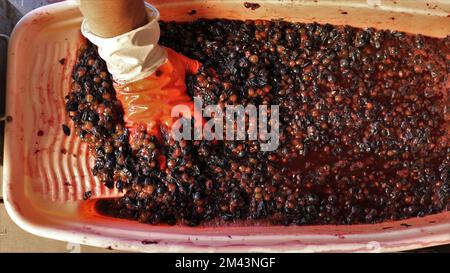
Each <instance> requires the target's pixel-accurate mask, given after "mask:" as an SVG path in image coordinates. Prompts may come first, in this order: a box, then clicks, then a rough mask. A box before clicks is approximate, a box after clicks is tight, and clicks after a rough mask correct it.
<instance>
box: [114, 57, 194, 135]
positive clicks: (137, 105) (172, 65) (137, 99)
mask: <svg viewBox="0 0 450 273" xmlns="http://www.w3.org/2000/svg"><path fill="white" fill-rule="evenodd" d="M166 50H167V62H166V63H164V64H163V65H161V66H160V67H159V68H158V69H157V70H156V71H155V72H154V73H153V74H152V75H150V76H149V77H147V78H144V79H142V80H139V81H136V82H132V83H128V84H124V85H116V86H115V89H116V94H117V98H118V99H119V101H120V102H121V103H122V107H123V109H124V112H125V116H124V120H125V125H126V127H127V128H128V129H129V130H130V133H131V134H130V136H131V139H133V136H134V134H135V132H136V131H137V130H146V132H147V133H148V134H151V135H154V136H157V137H160V131H159V127H160V125H166V126H167V127H168V128H171V125H172V124H173V122H174V121H175V119H177V118H172V117H171V111H172V108H173V107H174V106H175V105H186V106H188V107H189V108H190V109H191V113H192V114H194V112H193V109H194V103H193V101H192V99H191V97H190V96H189V95H188V94H187V88H186V84H185V79H186V73H188V74H196V73H197V72H198V70H199V69H200V67H201V64H200V63H199V62H198V61H195V60H192V59H189V58H188V57H186V56H183V55H181V54H178V53H177V52H175V51H173V50H172V49H170V48H166ZM130 141H132V140H130Z"/></svg>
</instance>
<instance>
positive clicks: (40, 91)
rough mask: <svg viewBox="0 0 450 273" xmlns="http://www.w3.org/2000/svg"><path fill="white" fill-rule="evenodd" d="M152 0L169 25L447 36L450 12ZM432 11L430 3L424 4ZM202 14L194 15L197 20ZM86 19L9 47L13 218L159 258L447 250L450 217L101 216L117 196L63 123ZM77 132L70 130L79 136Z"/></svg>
mask: <svg viewBox="0 0 450 273" xmlns="http://www.w3.org/2000/svg"><path fill="white" fill-rule="evenodd" d="M243 2H244V1H170V0H165V1H153V3H154V4H155V5H156V6H157V8H158V9H159V10H160V12H161V16H162V19H163V20H176V21H187V20H194V19H196V18H232V19H284V20H288V21H297V22H313V21H317V22H320V23H331V24H349V25H352V26H356V27H375V28H388V29H396V30H401V31H407V32H410V33H421V34H425V35H430V36H436V37H444V36H446V35H449V34H450V17H449V12H450V4H449V1H447V0H443V1H440V2H436V3H431V2H429V1H400V0H397V1H355V0H354V1H320V0H319V1H257V2H258V3H259V4H260V7H259V8H257V9H255V10H252V9H248V8H245V7H244V4H243ZM427 3H428V4H427ZM192 10H195V11H196V12H195V14H194V15H190V14H193V13H194V12H191V11H192ZM81 20H82V17H81V14H80V12H79V11H78V9H77V6H76V5H75V4H74V3H73V2H63V3H58V4H54V5H50V6H46V7H43V8H40V9H37V10H35V11H33V12H32V13H30V14H28V15H26V16H25V17H24V18H23V19H22V20H21V21H20V23H19V24H18V25H17V26H16V28H15V30H14V32H13V34H12V37H11V41H10V46H9V53H8V57H9V62H8V78H7V82H8V87H7V114H8V115H9V116H11V117H12V121H11V122H8V123H7V125H6V134H5V163H4V183H3V185H4V189H3V192H4V197H5V205H6V209H7V211H8V213H9V215H10V216H11V218H12V219H13V220H14V222H16V223H17V224H18V225H19V226H20V227H22V228H23V229H25V230H27V231H29V232H31V233H34V234H36V235H39V236H43V237H48V238H53V239H58V240H65V241H70V242H73V243H82V244H89V245H94V246H99V247H112V248H115V249H123V250H135V251H148V252H161V251H197V252H213V251H221V252H223V251H277V252H284V251H293V252H312V251H314V252H322V251H336V252H337V251H397V250H406V249H414V248H419V247H427V246H433V245H439V244H446V243H449V242H450V212H448V211H447V212H443V213H439V214H435V215H431V216H427V217H423V218H413V219H408V220H404V221H396V222H385V223H381V224H373V225H352V226H289V227H285V226H228V227H185V226H152V225H147V224H139V223H137V222H135V221H128V220H123V219H116V218H111V217H106V216H102V215H99V214H98V213H96V212H95V210H94V209H93V204H94V202H93V201H84V200H83V193H84V192H85V191H88V190H90V191H92V193H93V197H92V198H94V199H95V198H104V197H111V196H117V195H118V193H117V192H114V191H109V190H107V189H106V188H105V187H104V186H102V185H101V184H100V183H98V181H97V180H96V179H95V178H94V177H93V176H92V174H91V172H90V167H91V166H92V163H93V162H92V160H91V159H90V158H89V157H88V154H87V147H86V146H85V145H84V144H82V143H81V142H80V141H79V139H78V138H77V137H76V136H75V135H74V134H72V135H71V136H70V137H66V136H65V135H64V134H63V131H62V129H61V125H62V124H68V125H70V126H72V122H71V121H70V120H69V119H68V118H67V117H66V114H65V110H64V96H65V95H66V94H67V93H68V91H69V89H70V84H71V77H70V75H71V71H72V67H73V65H74V63H75V61H76V57H77V49H78V48H79V46H80V45H81V44H82V43H83V42H84V40H83V39H82V37H81V34H80V32H79V28H80V24H81ZM72 130H73V128H72Z"/></svg>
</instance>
